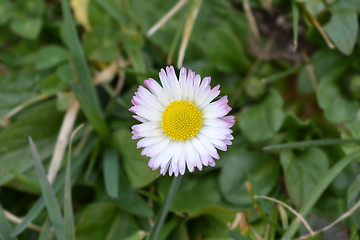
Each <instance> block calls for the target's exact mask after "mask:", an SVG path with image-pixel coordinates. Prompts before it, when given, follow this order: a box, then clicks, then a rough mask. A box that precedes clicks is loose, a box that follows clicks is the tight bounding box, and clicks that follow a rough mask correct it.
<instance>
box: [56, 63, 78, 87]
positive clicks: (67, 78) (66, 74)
mask: <svg viewBox="0 0 360 240" xmlns="http://www.w3.org/2000/svg"><path fill="white" fill-rule="evenodd" d="M56 75H57V76H58V77H59V78H60V80H61V81H63V82H65V83H70V82H71V81H75V77H74V73H73V71H72V69H71V65H70V64H69V63H64V64H62V65H60V66H59V67H58V68H57V69H56Z"/></svg>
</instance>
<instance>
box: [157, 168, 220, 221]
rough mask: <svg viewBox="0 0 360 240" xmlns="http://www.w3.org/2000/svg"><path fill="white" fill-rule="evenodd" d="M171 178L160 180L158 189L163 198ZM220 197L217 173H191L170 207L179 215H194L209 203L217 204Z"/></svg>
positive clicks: (184, 180) (183, 182)
mask: <svg viewBox="0 0 360 240" xmlns="http://www.w3.org/2000/svg"><path fill="white" fill-rule="evenodd" d="M171 180H172V178H164V179H161V181H159V184H158V191H159V194H160V196H161V198H163V199H164V198H165V196H166V195H167V191H168V189H169V186H170V184H171ZM220 198H221V197H220V193H219V190H218V187H217V181H216V178H215V175H213V174H206V175H202V176H195V175H189V176H186V177H185V178H184V179H183V181H182V183H181V185H180V188H179V190H178V192H177V194H176V196H175V198H174V200H173V203H172V205H171V208H170V209H171V210H172V211H174V212H175V213H177V214H179V215H184V214H186V215H187V216H192V215H193V214H195V213H196V212H198V211H200V210H201V209H202V208H204V207H206V206H208V205H216V204H217V203H219V202H220Z"/></svg>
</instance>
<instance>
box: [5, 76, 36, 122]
mask: <svg viewBox="0 0 360 240" xmlns="http://www.w3.org/2000/svg"><path fill="white" fill-rule="evenodd" d="M40 80H41V75H40V74H39V73H38V72H34V71H29V70H21V71H19V72H12V73H5V74H0V102H1V108H0V119H1V118H3V117H5V116H6V114H8V113H9V112H10V111H11V110H12V109H14V108H15V107H17V106H18V105H20V104H22V103H24V102H27V101H29V100H31V99H34V98H36V96H37V94H38V93H39V92H40V87H39V82H40Z"/></svg>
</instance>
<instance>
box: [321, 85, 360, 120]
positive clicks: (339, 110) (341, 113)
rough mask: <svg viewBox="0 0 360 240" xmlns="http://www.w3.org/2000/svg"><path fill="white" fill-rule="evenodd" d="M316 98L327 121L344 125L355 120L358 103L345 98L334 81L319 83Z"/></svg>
mask: <svg viewBox="0 0 360 240" xmlns="http://www.w3.org/2000/svg"><path fill="white" fill-rule="evenodd" d="M317 98H318V102H319V105H320V107H321V108H322V109H323V110H324V112H325V116H326V118H327V119H328V120H329V121H331V122H333V123H345V122H350V121H352V120H354V119H355V118H356V114H357V111H358V108H359V104H358V102H357V101H355V100H351V99H349V98H348V97H347V96H345V95H344V93H342V92H341V89H340V87H339V86H337V85H336V82H335V80H333V79H331V78H327V79H324V80H323V81H321V83H320V85H319V89H318V94H317Z"/></svg>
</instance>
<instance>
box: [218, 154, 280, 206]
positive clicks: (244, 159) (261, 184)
mask: <svg viewBox="0 0 360 240" xmlns="http://www.w3.org/2000/svg"><path fill="white" fill-rule="evenodd" d="M221 161H224V163H223V164H224V165H223V167H222V168H221V172H220V176H219V187H220V190H221V193H222V195H223V197H224V198H225V199H226V200H227V201H228V202H230V203H232V204H235V205H238V206H239V205H240V206H244V205H249V204H251V199H250V196H249V194H248V192H247V190H246V187H245V182H246V181H250V183H251V184H252V186H253V191H254V192H255V193H256V194H258V195H267V194H268V193H269V192H270V191H271V189H272V188H273V187H274V186H275V184H276V182H277V180H278V177H279V174H280V165H279V163H278V161H276V159H274V158H272V157H271V156H269V155H268V154H263V153H259V152H251V151H248V150H246V149H244V148H239V147H238V148H236V149H233V150H232V151H229V152H226V153H224V154H223V156H222V158H221Z"/></svg>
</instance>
